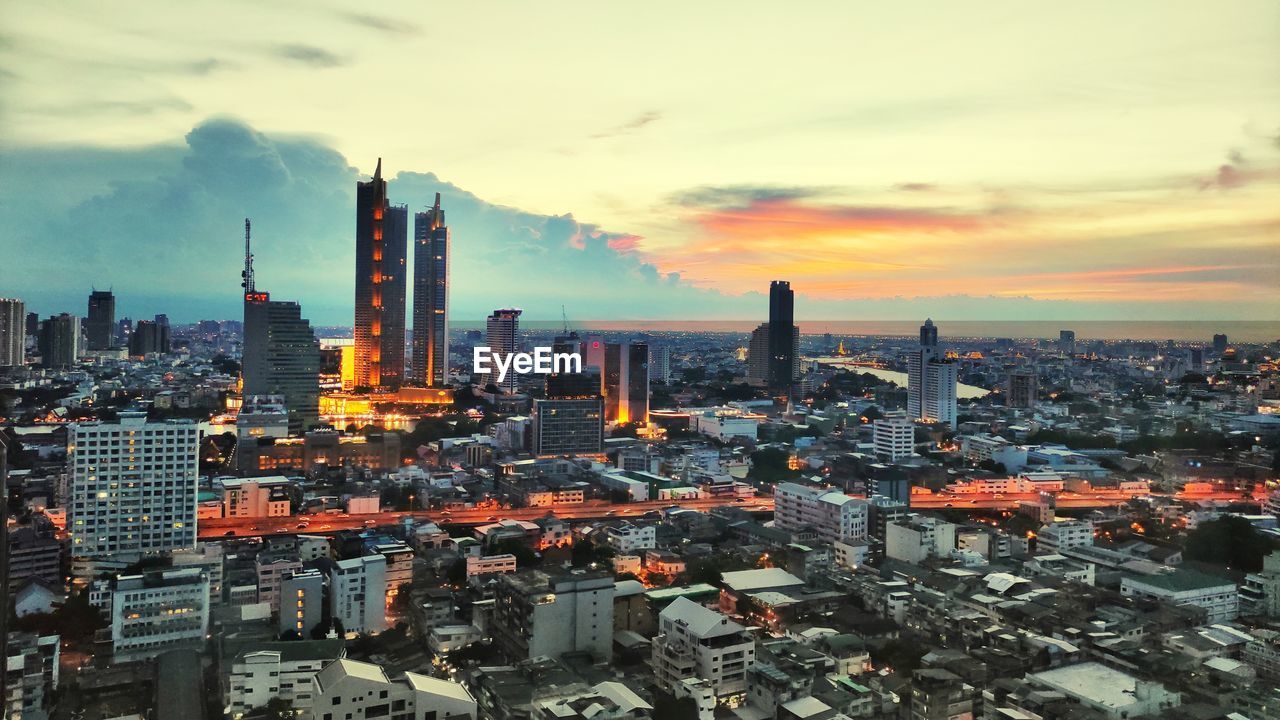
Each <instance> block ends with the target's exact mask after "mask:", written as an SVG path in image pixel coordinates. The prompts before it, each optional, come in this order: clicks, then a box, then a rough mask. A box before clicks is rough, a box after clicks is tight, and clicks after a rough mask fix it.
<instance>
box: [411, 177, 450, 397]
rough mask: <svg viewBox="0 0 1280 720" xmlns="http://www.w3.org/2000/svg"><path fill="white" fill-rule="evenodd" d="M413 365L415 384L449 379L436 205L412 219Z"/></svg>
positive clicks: (443, 258)
mask: <svg viewBox="0 0 1280 720" xmlns="http://www.w3.org/2000/svg"><path fill="white" fill-rule="evenodd" d="M413 242H414V245H413V363H412V377H411V378H410V379H411V380H412V381H413V382H415V383H421V384H423V385H426V386H427V387H442V386H444V385H445V384H447V383H448V380H449V226H448V225H445V222H444V210H441V209H440V193H436V204H435V205H434V206H433V207H432V208H431V209H430V210H428V211H427V212H420V213H416V214H414V216H413Z"/></svg>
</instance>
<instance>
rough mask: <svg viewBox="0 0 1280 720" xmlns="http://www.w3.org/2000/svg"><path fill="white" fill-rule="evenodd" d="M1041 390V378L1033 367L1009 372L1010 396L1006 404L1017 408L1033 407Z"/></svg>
mask: <svg viewBox="0 0 1280 720" xmlns="http://www.w3.org/2000/svg"><path fill="white" fill-rule="evenodd" d="M1039 391H1040V379H1039V376H1038V375H1037V374H1036V371H1035V369H1033V368H1022V369H1019V370H1014V371H1012V372H1010V373H1009V388H1008V392H1009V397H1008V399H1007V400H1006V404H1007V405H1008V406H1009V407H1015V408H1033V407H1035V406H1036V396H1037V395H1038V394H1039Z"/></svg>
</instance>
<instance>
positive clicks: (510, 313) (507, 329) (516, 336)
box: [481, 308, 521, 393]
mask: <svg viewBox="0 0 1280 720" xmlns="http://www.w3.org/2000/svg"><path fill="white" fill-rule="evenodd" d="M520 312H521V311H520V310H517V309H514V308H505V309H502V310H494V311H493V314H492V315H490V316H489V317H488V319H486V320H485V327H484V342H485V344H486V345H488V346H489V352H490V353H492V354H493V356H494V357H495V358H496V357H498V356H499V355H501V356H503V357H505V356H507V355H510V354H511V353H513V352H517V351H518V350H519V349H520ZM481 383H483V384H484V385H490V384H493V385H497V386H498V389H499V390H502V391H504V392H509V393H513V392H515V391H516V372H515V370H514V369H510V368H509V369H508V370H507V375H506V377H504V378H503V379H502V383H501V384H499V383H498V373H497V371H496V370H495V371H494V372H491V373H489V374H487V375H486V376H485V377H484V378H483V379H482V380H481Z"/></svg>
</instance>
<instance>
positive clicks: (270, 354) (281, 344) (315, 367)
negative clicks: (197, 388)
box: [241, 218, 320, 433]
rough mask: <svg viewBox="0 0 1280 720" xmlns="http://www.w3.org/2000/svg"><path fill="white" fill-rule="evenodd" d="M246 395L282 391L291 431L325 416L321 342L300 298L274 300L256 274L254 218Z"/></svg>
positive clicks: (247, 255) (248, 255)
mask: <svg viewBox="0 0 1280 720" xmlns="http://www.w3.org/2000/svg"><path fill="white" fill-rule="evenodd" d="M243 278H244V282H243V285H244V352H243V355H242V358H241V371H242V378H243V381H244V387H243V394H244V396H245V397H246V398H247V397H250V396H255V395H256V396H266V395H278V396H280V397H282V398H283V399H284V406H285V408H286V409H287V410H288V411H289V432H290V433H301V432H303V431H304V430H307V429H309V428H310V427H311V426H313V425H315V424H316V423H317V422H318V421H319V419H320V343H319V342H318V341H317V340H316V336H315V333H314V332H312V330H311V323H310V322H308V321H307V320H306V319H305V318H303V317H302V306H300V305H299V304H298V303H296V302H287V301H280V300H272V299H271V294H270V293H268V292H266V291H265V290H259V289H258V288H257V285H256V283H255V280H254V276H253V252H252V251H251V249H250V246H249V219H248V218H245V221H244V273H243Z"/></svg>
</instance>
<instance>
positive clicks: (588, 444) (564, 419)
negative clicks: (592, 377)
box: [533, 395, 604, 456]
mask: <svg viewBox="0 0 1280 720" xmlns="http://www.w3.org/2000/svg"><path fill="white" fill-rule="evenodd" d="M603 452H604V408H603V404H602V402H601V399H600V396H599V395H589V396H586V397H576V398H538V399H536V400H534V401H533V453H534V454H535V455H539V456H559V455H600V454H601V453H603Z"/></svg>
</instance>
